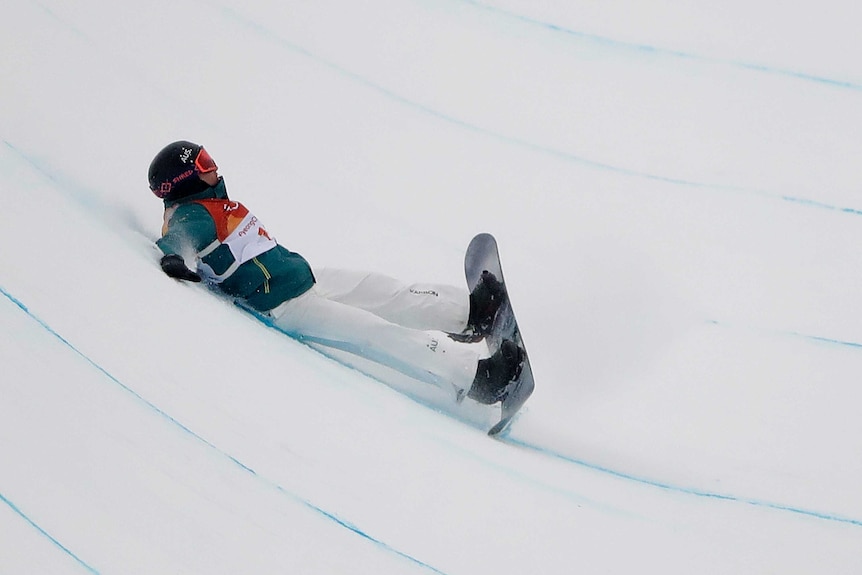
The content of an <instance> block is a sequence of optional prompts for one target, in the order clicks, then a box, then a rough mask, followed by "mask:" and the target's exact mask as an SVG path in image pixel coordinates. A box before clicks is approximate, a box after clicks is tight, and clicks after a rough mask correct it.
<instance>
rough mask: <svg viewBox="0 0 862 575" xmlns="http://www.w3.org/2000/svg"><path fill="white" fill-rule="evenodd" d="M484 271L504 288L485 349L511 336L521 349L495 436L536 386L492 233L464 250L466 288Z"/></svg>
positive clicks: (471, 243)
mask: <svg viewBox="0 0 862 575" xmlns="http://www.w3.org/2000/svg"><path fill="white" fill-rule="evenodd" d="M485 270H487V271H489V272H491V273H492V274H494V275H495V276H496V278H497V280H498V281H500V283H502V284H503V289H504V290H505V291H506V298H505V302H504V303H503V304H502V305H501V306H500V309H499V310H498V311H497V315H496V316H495V317H494V323H493V326H492V327H491V331H490V333H489V334H488V335H487V336H486V341H487V343H488V348H489V349H490V351H491V353H493V352H494V351H496V350H497V349H498V348H499V347H500V344H501V343H502V342H503V340H505V339H510V340H512V341H514V342H515V343H516V344H518V347H520V348H521V350H522V351H523V357H524V362H523V364H522V366H521V370H520V373H519V375H518V377H516V378H515V379H514V380H512V381H510V382H509V385H508V386H507V388H506V396H505V397H504V399H503V401H502V402H501V404H500V421H499V422H498V423H497V424H496V425H494V426H493V427H492V428H491V429H490V430H489V431H488V435H490V436H496V435H499V434H500V433H502V432H503V431H504V430H505V429H506V428H508V427H509V424H511V423H512V419H513V418H514V417H515V415H517V414H518V411H519V410H520V409H521V407H523V405H524V403H526V401H527V399H529V398H530V395H532V393H533V390H534V389H535V387H536V386H535V382H534V381H533V370H532V368H531V367H530V359H529V357H528V356H527V349H526V347H525V346H524V339H523V338H522V337H521V330H520V329H519V328H518V321H517V320H516V319H515V313H514V312H513V311H512V301H511V300H510V299H509V293H508V290H507V289H506V281H505V279H504V278H503V268H502V266H501V264H500V253H499V251H498V249H497V240H496V239H495V238H494V236H492V235H491V234H479V235H477V236H476V237H474V238H473V240H472V241H471V242H470V245H469V246H468V247H467V253H466V254H465V256H464V273H465V275H466V277H467V287H468V288H469V290H470V291H471V292H472V291H473V289H474V288H475V287H476V285H477V284H478V283H479V279H480V278H481V276H482V272H483V271H485Z"/></svg>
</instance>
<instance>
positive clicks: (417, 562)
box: [0, 286, 445, 575]
mask: <svg viewBox="0 0 862 575" xmlns="http://www.w3.org/2000/svg"><path fill="white" fill-rule="evenodd" d="M0 293H2V294H3V295H4V296H5V297H6V298H7V299H8V300H9V301H11V302H12V303H14V304H15V305H16V306H18V308H20V309H21V310H22V311H23V312H24V313H25V314H27V316H29V317H30V319H32V320H33V321H35V322H36V323H38V324H39V325H40V326H41V327H42V328H43V329H45V330H46V331H48V333H50V334H51V335H53V336H54V337H56V338H57V339H58V340H60V341H61V342H62V343H63V344H64V345H66V347H68V348H69V349H71V350H72V351H73V352H75V354H76V355H78V356H79V357H81V358H82V359H83V360H84V361H86V362H87V363H89V364H90V365H91V366H92V367H94V368H95V369H96V370H98V371H99V372H101V373H102V374H103V375H105V376H106V377H107V378H108V379H110V380H111V381H112V382H113V383H115V384H117V385H118V386H120V387H121V388H122V389H123V390H124V391H126V392H128V393H129V394H131V395H132V396H134V397H135V399H137V400H138V401H140V402H141V403H143V404H144V405H146V406H147V407H148V408H150V409H151V410H153V411H155V412H156V413H157V414H159V415H160V416H162V417H163V418H165V419H166V420H168V421H169V422H170V423H172V424H173V425H175V426H177V427H179V428H180V429H181V430H183V431H184V432H185V433H187V434H189V435H190V436H192V437H193V438H194V439H196V440H197V441H199V442H201V443H203V444H204V445H206V446H207V447H209V448H210V449H212V450H214V451H215V452H217V453H218V454H219V455H221V456H223V457H225V458H226V459H228V460H229V461H230V462H231V463H233V464H235V465H237V466H238V467H240V468H241V469H242V470H243V471H246V472H248V473H249V474H251V475H253V476H254V477H255V478H257V479H258V480H260V481H263V482H265V483H267V484H269V485H270V486H271V487H274V488H275V489H277V490H278V491H279V492H280V493H282V494H284V495H287V496H289V497H290V498H292V499H293V500H295V501H297V502H298V503H302V504H303V505H305V506H306V507H307V508H309V509H311V510H313V511H316V512H317V513H319V514H321V515H323V516H324V517H326V518H327V519H329V520H331V521H333V522H335V523H337V524H338V525H340V526H341V527H343V528H345V529H348V530H349V531H351V532H353V533H355V534H357V535H359V536H361V537H363V538H364V539H367V540H368V541H371V542H372V543H374V544H375V545H377V546H378V547H380V548H382V549H384V550H385V551H388V552H390V553H392V554H394V555H397V556H399V557H401V558H403V559H406V560H408V561H410V562H411V563H413V564H415V565H418V566H419V567H422V568H425V569H427V570H429V571H433V572H434V573H439V574H440V575H445V573H444V572H443V571H440V570H438V569H436V568H434V567H432V566H431V565H428V564H427V563H424V562H423V561H420V560H419V559H416V558H415V557H412V556H410V555H408V554H406V553H404V552H402V551H399V550H398V549H395V548H394V547H391V546H389V545H387V544H386V543H384V542H383V541H381V540H379V539H375V538H374V537H372V536H371V535H369V534H368V533H366V532H365V531H362V530H361V529H360V528H359V527H357V526H356V525H353V524H352V523H348V522H347V521H345V520H343V519H341V518H339V517H338V516H337V515H335V514H333V513H330V512H328V511H326V510H324V509H321V508H320V507H318V506H316V505H314V504H313V503H311V502H310V501H306V500H304V499H302V498H300V497H299V496H298V495H296V494H294V493H291V492H290V491H287V490H286V489H285V488H283V487H282V486H281V485H279V484H277V483H275V482H274V481H271V480H269V479H266V478H264V477H262V476H260V475H258V474H257V472H256V471H255V470H254V469H252V468H251V467H249V466H247V465H246V464H244V463H243V462H242V461H240V460H239V459H237V458H236V457H234V456H232V455H230V454H229V453H227V452H226V451H223V450H221V449H219V448H218V447H216V446H215V445H214V444H212V443H210V442H209V441H207V440H206V439H204V438H203V437H201V436H200V435H198V434H197V433H195V432H194V431H192V430H191V429H189V428H188V427H186V426H185V425H183V424H182V423H180V422H179V421H178V420H176V419H174V418H173V417H171V416H170V415H168V414H167V413H166V412H164V411H163V410H161V409H160V408H159V407H157V406H156V405H154V404H153V403H151V402H149V401H147V400H146V399H144V398H143V397H142V396H141V395H139V394H138V393H137V392H135V391H134V390H133V389H131V388H130V387H128V386H127V385H125V384H124V383H122V382H121V381H120V380H118V379H117V378H116V377H114V376H113V375H111V374H110V373H109V372H108V371H107V370H105V369H104V368H103V367H102V366H100V365H99V364H97V363H96V362H95V361H93V360H92V359H90V358H89V357H87V356H86V355H85V354H84V353H83V352H81V351H80V350H79V349H78V348H76V347H75V346H74V345H72V344H71V343H70V342H69V341H68V340H67V339H65V338H64V337H63V336H61V335H60V334H59V333H57V332H56V331H54V329H53V328H52V327H51V326H49V325H48V324H47V323H45V322H44V321H43V320H42V319H40V318H39V317H38V316H36V315H35V314H34V313H33V312H32V311H30V309H28V308H27V306H26V305H24V303H23V302H22V301H21V300H19V299H17V298H16V297H15V296H13V295H12V294H10V293H9V292H8V291H6V289H5V288H3V287H2V286H0ZM0 497H2V496H0ZM3 501H4V502H6V503H7V504H8V505H9V506H10V507H12V508H13V510H15V511H16V512H18V513H19V514H20V515H21V516H22V517H24V518H25V519H27V521H29V522H30V523H31V524H32V525H33V526H34V527H36V529H38V530H39V531H40V532H41V533H43V534H44V535H46V536H47V537H48V538H50V539H51V541H54V543H55V544H57V545H58V546H59V547H60V548H61V549H63V550H64V551H66V552H67V553H69V555H71V556H72V557H75V558H76V559H77V557H76V556H75V555H74V554H73V553H71V552H70V551H69V550H68V549H66V548H65V547H63V546H62V545H61V544H60V543H59V542H57V540H56V539H54V538H53V537H51V536H50V535H48V534H47V533H46V532H45V531H44V530H42V529H41V528H40V527H39V526H38V525H36V524H35V523H33V522H32V521H30V519H29V518H27V517H26V516H25V515H23V514H22V513H20V511H18V509H17V508H16V507H14V506H13V505H12V504H11V502H9V501H8V500H6V499H5V498H3ZM79 561H80V560H79ZM80 562H81V564H82V565H85V566H86V563H83V562H82V561H80ZM88 568H89V567H88ZM91 571H92V569H91ZM93 572H94V573H95V571H93Z"/></svg>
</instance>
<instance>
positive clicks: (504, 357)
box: [467, 339, 524, 405]
mask: <svg viewBox="0 0 862 575" xmlns="http://www.w3.org/2000/svg"><path fill="white" fill-rule="evenodd" d="M523 353H524V352H523V351H522V350H521V348H520V347H518V344H516V343H515V342H513V341H512V340H509V339H507V340H504V341H503V343H502V344H501V345H500V349H498V350H497V353H495V354H494V355H492V356H491V357H489V358H487V359H480V360H479V366H478V368H477V369H476V379H474V380H473V385H472V387H470V391H468V392H467V397H469V398H470V399H473V400H475V401H478V402H479V403H484V404H485V405H492V404H494V403H497V402H498V401H503V400H504V399H505V398H506V387H507V386H508V385H509V382H510V381H512V380H515V379H517V378H518V376H519V375H520V373H521V366H522V365H523Z"/></svg>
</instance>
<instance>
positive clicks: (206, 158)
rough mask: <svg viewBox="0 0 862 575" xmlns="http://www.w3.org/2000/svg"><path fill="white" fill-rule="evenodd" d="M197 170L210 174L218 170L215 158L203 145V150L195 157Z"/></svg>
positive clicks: (200, 172)
mask: <svg viewBox="0 0 862 575" xmlns="http://www.w3.org/2000/svg"><path fill="white" fill-rule="evenodd" d="M195 170H197V172H198V173H199V174H208V173H210V172H215V171H216V170H218V166H217V165H216V163H215V160H213V159H212V156H210V155H209V152H207V151H206V150H205V149H204V148H203V146H201V151H200V152H198V155H197V156H196V157H195Z"/></svg>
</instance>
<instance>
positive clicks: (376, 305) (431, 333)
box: [269, 268, 479, 391]
mask: <svg viewBox="0 0 862 575" xmlns="http://www.w3.org/2000/svg"><path fill="white" fill-rule="evenodd" d="M314 275H315V278H316V279H317V283H316V284H315V285H314V286H313V287H312V288H311V289H310V290H308V291H307V292H305V293H304V294H302V295H301V296H299V297H297V298H294V299H291V300H288V301H286V302H284V303H283V304H281V305H279V306H278V307H276V308H275V309H273V310H271V311H270V312H269V314H270V315H271V316H272V318H273V322H274V323H275V325H276V326H278V327H279V328H280V329H282V330H284V331H285V332H287V333H289V334H292V335H294V336H296V337H298V338H300V339H304V340H309V341H312V342H314V343H317V344H321V345H324V346H328V347H332V348H335V349H340V350H342V351H347V352H350V353H353V354H356V355H359V356H361V357H364V358H366V359H369V360H371V361H374V362H376V363H380V364H383V365H385V366H388V367H390V368H393V369H396V370H398V371H400V372H401V373H404V374H406V375H408V376H410V377H413V378H415V379H418V380H420V381H424V382H426V383H431V384H434V385H438V386H440V387H443V388H444V389H445V388H447V386H448V385H454V386H455V387H456V388H458V389H461V390H464V391H467V390H469V389H470V386H471V385H472V383H473V379H474V378H475V375H476V368H477V365H478V361H479V352H478V351H477V350H476V348H475V346H471V345H467V344H462V343H457V342H454V341H452V340H451V339H450V338H448V337H447V336H446V334H445V333H443V332H447V333H459V332H461V331H463V330H464V328H465V327H466V325H467V317H468V315H469V308H470V303H469V295H468V294H467V291H466V290H464V289H458V288H456V287H453V286H443V285H426V284H412V285H407V284H403V283H401V282H400V281H398V280H395V279H393V278H390V277H387V276H384V275H381V274H374V273H366V272H356V271H351V270H338V269H327V268H323V269H319V270H315V271H314Z"/></svg>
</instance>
